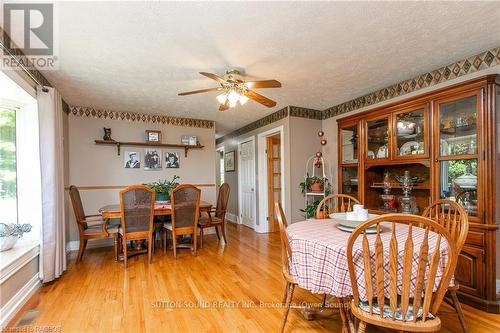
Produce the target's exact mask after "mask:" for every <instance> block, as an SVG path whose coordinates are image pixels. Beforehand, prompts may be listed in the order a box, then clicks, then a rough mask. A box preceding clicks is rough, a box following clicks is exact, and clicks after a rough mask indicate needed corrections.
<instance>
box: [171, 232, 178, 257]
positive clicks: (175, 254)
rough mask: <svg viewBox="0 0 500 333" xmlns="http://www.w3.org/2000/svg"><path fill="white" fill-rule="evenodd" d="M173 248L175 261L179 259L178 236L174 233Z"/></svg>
mask: <svg viewBox="0 0 500 333" xmlns="http://www.w3.org/2000/svg"><path fill="white" fill-rule="evenodd" d="M172 247H173V248H174V259H177V236H176V235H175V232H174V231H172Z"/></svg>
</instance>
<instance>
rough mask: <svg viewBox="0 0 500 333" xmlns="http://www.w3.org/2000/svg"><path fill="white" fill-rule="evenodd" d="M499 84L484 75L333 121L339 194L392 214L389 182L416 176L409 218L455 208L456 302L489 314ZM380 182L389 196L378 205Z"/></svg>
mask: <svg viewBox="0 0 500 333" xmlns="http://www.w3.org/2000/svg"><path fill="white" fill-rule="evenodd" d="M499 84H500V79H499V78H498V76H496V75H489V76H485V77H481V78H478V79H474V80H471V81H467V82H464V83H460V84H458V85H454V86H451V87H447V88H443V89H440V90H436V91H433V92H430V93H427V94H423V95H420V96H416V97H413V98H409V99H406V100H404V101H401V102H398V103H393V104H391V105H388V106H383V107H379V108H374V109H372V110H369V111H367V112H363V113H359V114H355V115H352V116H348V117H345V118H342V119H339V120H338V129H339V130H338V143H339V145H338V149H339V152H338V153H339V155H338V156H339V166H338V177H339V179H338V184H339V192H340V193H345V194H349V195H352V196H354V197H356V198H358V199H359V200H360V201H361V202H362V203H363V204H364V205H365V206H366V207H367V208H369V209H370V210H371V212H373V213H379V214H381V213H386V212H390V211H400V209H401V203H400V202H399V198H400V197H401V196H402V190H401V185H400V184H399V182H398V181H397V179H396V177H398V176H402V175H403V174H404V172H405V171H406V170H408V171H409V172H410V175H411V176H416V177H418V182H417V183H416V184H415V185H414V187H413V189H412V191H411V196H412V200H411V209H412V210H413V211H414V213H415V214H421V213H422V212H423V210H424V208H425V207H426V206H427V205H429V204H430V203H431V202H432V201H434V200H437V199H440V198H447V199H450V200H455V201H457V202H459V203H460V204H461V205H462V206H463V207H464V208H465V210H466V211H467V212H468V214H469V222H470V228H469V235H468V237H467V241H466V243H465V246H464V248H463V250H462V253H461V254H460V257H459V262H458V265H457V268H456V273H455V277H456V280H458V282H459V284H460V289H459V294H460V298H461V299H462V301H463V302H465V303H468V304H471V305H473V306H475V307H478V308H481V309H484V310H487V311H489V312H496V313H499V312H500V296H499V294H497V290H496V258H495V255H496V230H497V228H498V227H499V225H498V222H497V221H500V214H499V212H497V211H496V209H495V206H496V202H498V200H499V199H498V195H500V190H499V185H498V184H497V181H496V178H497V176H498V171H497V168H498V167H500V165H499V166H497V160H498V159H499V156H500V154H499V152H498V149H500V147H497V142H498V141H497V139H498V133H497V126H498V128H500V125H498V117H499V115H498V113H499V112H500V111H499V106H498V105H497V103H498V102H497V101H498V98H499V97H500V89H499ZM386 173H388V176H387V178H386V177H384V175H385V174H386ZM384 181H385V182H384ZM499 181H500V180H499ZM384 183H385V187H387V184H390V187H391V189H390V194H391V195H394V200H391V201H390V202H389V201H388V200H386V202H385V205H384V201H383V200H382V195H383V194H384ZM386 199H387V197H386ZM499 211H500V209H499ZM499 278H500V276H499Z"/></svg>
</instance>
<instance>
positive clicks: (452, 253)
mask: <svg viewBox="0 0 500 333" xmlns="http://www.w3.org/2000/svg"><path fill="white" fill-rule="evenodd" d="M381 224H382V225H381ZM368 228H370V230H373V229H374V228H375V230H376V234H375V235H370V236H367V229H368ZM400 228H403V229H400ZM389 229H390V230H389ZM396 229H397V230H396ZM402 231H403V232H402ZM383 233H385V234H384V235H382V236H381V234H383ZM402 235H403V236H402ZM398 237H399V239H398ZM359 238H361V239H359ZM369 238H370V241H369V240H368V239H369ZM382 239H384V241H382ZM415 239H421V241H422V243H421V247H420V248H419V249H417V248H414V241H415ZM444 241H446V242H444ZM355 244H358V246H361V250H358V251H356V253H354V251H353V250H354V245H355ZM443 247H447V249H446V250H445V251H442V249H443V250H444V248H443ZM398 248H400V249H401V248H402V249H401V250H398ZM358 249H359V247H358ZM346 251H347V265H348V269H349V276H350V279H351V285H352V291H353V301H352V302H351V312H352V314H353V315H354V316H355V317H356V318H358V319H359V321H360V322H359V327H358V330H357V331H358V333H364V332H365V329H366V325H367V324H372V325H375V326H380V327H385V328H389V329H394V330H399V331H408V332H436V331H438V330H439V329H440V327H441V321H440V319H439V318H438V317H437V316H436V313H437V311H438V309H439V307H440V305H441V302H442V300H443V297H444V295H445V294H446V291H447V289H448V286H449V284H450V281H451V278H452V276H453V271H454V270H455V267H456V264H457V257H458V252H457V247H456V245H455V242H454V241H453V238H452V237H451V235H450V233H449V232H448V230H446V229H445V228H444V227H442V226H441V225H439V224H438V223H436V222H434V221H433V220H430V219H428V218H425V217H422V216H417V215H410V214H386V215H381V216H379V217H375V218H373V219H370V220H368V221H366V222H364V223H363V224H361V225H360V226H358V227H357V228H356V229H355V230H354V232H353V233H352V234H351V236H350V237H349V240H348V242H347V250H346ZM417 253H418V256H416V254H417ZM445 256H447V258H445ZM414 265H417V267H414ZM415 268H416V269H415ZM438 268H441V273H442V274H441V279H440V280H439V281H436V276H438ZM359 269H362V272H360V271H359ZM412 272H416V276H413V275H412ZM360 290H362V291H363V292H362V293H361V292H360Z"/></svg>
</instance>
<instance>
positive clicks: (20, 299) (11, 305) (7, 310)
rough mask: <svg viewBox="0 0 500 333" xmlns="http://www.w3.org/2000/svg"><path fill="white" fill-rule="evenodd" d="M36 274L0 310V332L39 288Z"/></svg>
mask: <svg viewBox="0 0 500 333" xmlns="http://www.w3.org/2000/svg"><path fill="white" fill-rule="evenodd" d="M40 285H41V283H40V279H39V277H38V273H37V274H35V275H34V276H33V277H32V278H31V279H30V280H29V281H28V282H27V283H26V284H25V285H24V286H23V287H22V288H21V289H20V290H19V291H18V292H17V293H16V294H15V295H14V296H13V297H12V298H11V299H10V300H9V301H8V302H7V303H5V305H4V306H3V307H2V309H1V310H0V330H1V329H3V328H4V327H5V326H7V324H8V323H9V321H10V320H11V319H12V317H14V315H15V314H16V313H17V311H19V310H20V309H21V307H22V306H23V305H24V304H26V302H27V301H28V300H29V299H30V297H31V296H33V294H34V293H35V291H36V290H37V289H38V288H39V287H40Z"/></svg>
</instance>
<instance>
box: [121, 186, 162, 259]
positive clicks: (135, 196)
mask: <svg viewBox="0 0 500 333" xmlns="http://www.w3.org/2000/svg"><path fill="white" fill-rule="evenodd" d="M155 198H156V192H155V191H153V190H152V189H150V188H149V187H148V186H145V185H132V186H128V187H126V188H125V189H124V190H123V191H121V192H120V210H121V228H120V230H119V233H118V234H119V237H120V240H121V244H122V249H123V263H124V266H125V268H127V261H128V255H129V250H128V248H127V241H140V240H146V241H147V252H148V262H149V263H151V260H152V249H153V246H154V244H153V218H154V207H155Z"/></svg>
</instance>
